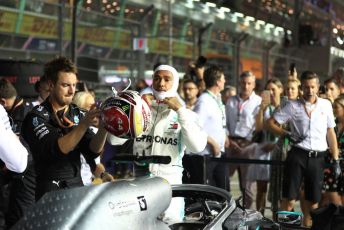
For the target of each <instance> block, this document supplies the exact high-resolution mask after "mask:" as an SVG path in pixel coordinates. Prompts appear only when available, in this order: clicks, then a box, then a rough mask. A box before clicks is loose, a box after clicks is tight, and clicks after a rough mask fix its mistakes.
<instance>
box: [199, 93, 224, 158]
mask: <svg viewBox="0 0 344 230" xmlns="http://www.w3.org/2000/svg"><path fill="white" fill-rule="evenodd" d="M219 96H220V95H219ZM219 96H215V95H214V94H213V93H211V92H210V91H206V92H203V93H202V94H201V96H200V97H199V98H198V99H197V102H196V105H195V108H194V112H195V113H197V115H198V117H199V120H200V124H201V126H202V127H203V130H204V131H205V132H206V133H207V134H208V135H209V136H210V137H211V138H212V139H214V140H215V141H216V142H217V143H218V144H219V146H220V149H221V151H222V152H224V151H225V140H226V114H225V108H224V105H223V103H222V101H221V97H219ZM211 152H212V150H211V149H210V146H209V145H207V147H206V148H205V149H204V150H203V151H202V152H198V154H200V155H207V154H210V153H211ZM194 153H195V152H194Z"/></svg>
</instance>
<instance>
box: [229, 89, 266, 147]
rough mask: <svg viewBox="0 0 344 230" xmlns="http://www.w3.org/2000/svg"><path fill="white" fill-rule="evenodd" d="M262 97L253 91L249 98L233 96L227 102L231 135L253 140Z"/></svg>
mask: <svg viewBox="0 0 344 230" xmlns="http://www.w3.org/2000/svg"><path fill="white" fill-rule="evenodd" d="M261 102H262V98H261V97H260V96H258V95H256V94H255V92H252V94H251V95H250V97H249V98H248V99H247V100H243V99H241V98H240V96H239V95H236V96H232V97H230V98H229V99H228V101H227V103H226V118H227V129H228V131H229V136H232V137H242V138H245V139H246V140H249V141H250V140H251V139H252V136H253V132H254V130H255V124H256V115H257V113H258V111H259V106H260V104H261Z"/></svg>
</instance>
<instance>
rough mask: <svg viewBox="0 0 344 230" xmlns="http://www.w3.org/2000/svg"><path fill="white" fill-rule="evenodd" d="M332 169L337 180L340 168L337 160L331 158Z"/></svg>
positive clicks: (340, 171)
mask: <svg viewBox="0 0 344 230" xmlns="http://www.w3.org/2000/svg"><path fill="white" fill-rule="evenodd" d="M332 170H333V174H334V177H335V179H336V180H337V179H338V178H339V177H340V176H341V174H342V169H341V168H340V163H339V160H333V162H332Z"/></svg>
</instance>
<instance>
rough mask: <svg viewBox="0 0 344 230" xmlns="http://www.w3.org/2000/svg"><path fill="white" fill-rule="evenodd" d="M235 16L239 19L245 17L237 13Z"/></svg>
mask: <svg viewBox="0 0 344 230" xmlns="http://www.w3.org/2000/svg"><path fill="white" fill-rule="evenodd" d="M234 15H235V16H236V17H238V18H243V17H244V14H242V13H239V12H235V13H234Z"/></svg>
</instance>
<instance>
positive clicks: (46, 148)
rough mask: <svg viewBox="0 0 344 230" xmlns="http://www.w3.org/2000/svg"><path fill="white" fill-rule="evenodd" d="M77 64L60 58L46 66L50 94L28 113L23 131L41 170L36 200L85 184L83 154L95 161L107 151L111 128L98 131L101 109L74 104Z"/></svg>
mask: <svg viewBox="0 0 344 230" xmlns="http://www.w3.org/2000/svg"><path fill="white" fill-rule="evenodd" d="M76 74H77V70H76V66H75V65H74V64H73V63H72V62H71V61H70V60H69V59H67V58H64V57H59V58H56V59H54V60H52V61H50V62H48V63H47V64H46V65H45V68H44V75H45V76H46V78H47V81H48V82H49V86H50V95H49V97H48V98H47V99H46V100H45V101H44V102H43V103H42V104H41V105H39V106H36V107H35V108H33V110H32V111H31V112H29V113H28V115H27V116H26V118H25V120H24V122H23V127H22V134H23V137H24V139H25V140H26V141H27V143H28V144H29V146H30V149H31V151H32V155H33V157H34V160H35V165H36V169H37V187H36V199H38V198H40V197H41V196H42V195H44V193H46V192H49V191H53V190H58V189H65V188H71V187H76V186H82V185H83V183H82V180H81V176H80V165H81V163H80V154H83V155H84V157H85V159H86V160H89V161H92V160H93V159H94V158H96V157H97V156H99V154H100V153H101V152H102V150H103V146H104V143H105V139H106V136H107V131H106V130H105V129H104V128H103V127H102V126H101V127H100V128H99V130H98V132H97V134H94V133H93V132H92V130H91V129H90V127H91V126H94V125H96V124H98V122H99V115H100V110H98V109H96V108H94V109H92V110H90V111H89V112H86V113H85V112H84V111H82V110H81V109H79V108H78V107H77V106H75V105H74V104H72V99H73V96H74V94H75V88H76V84H77V77H76Z"/></svg>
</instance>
